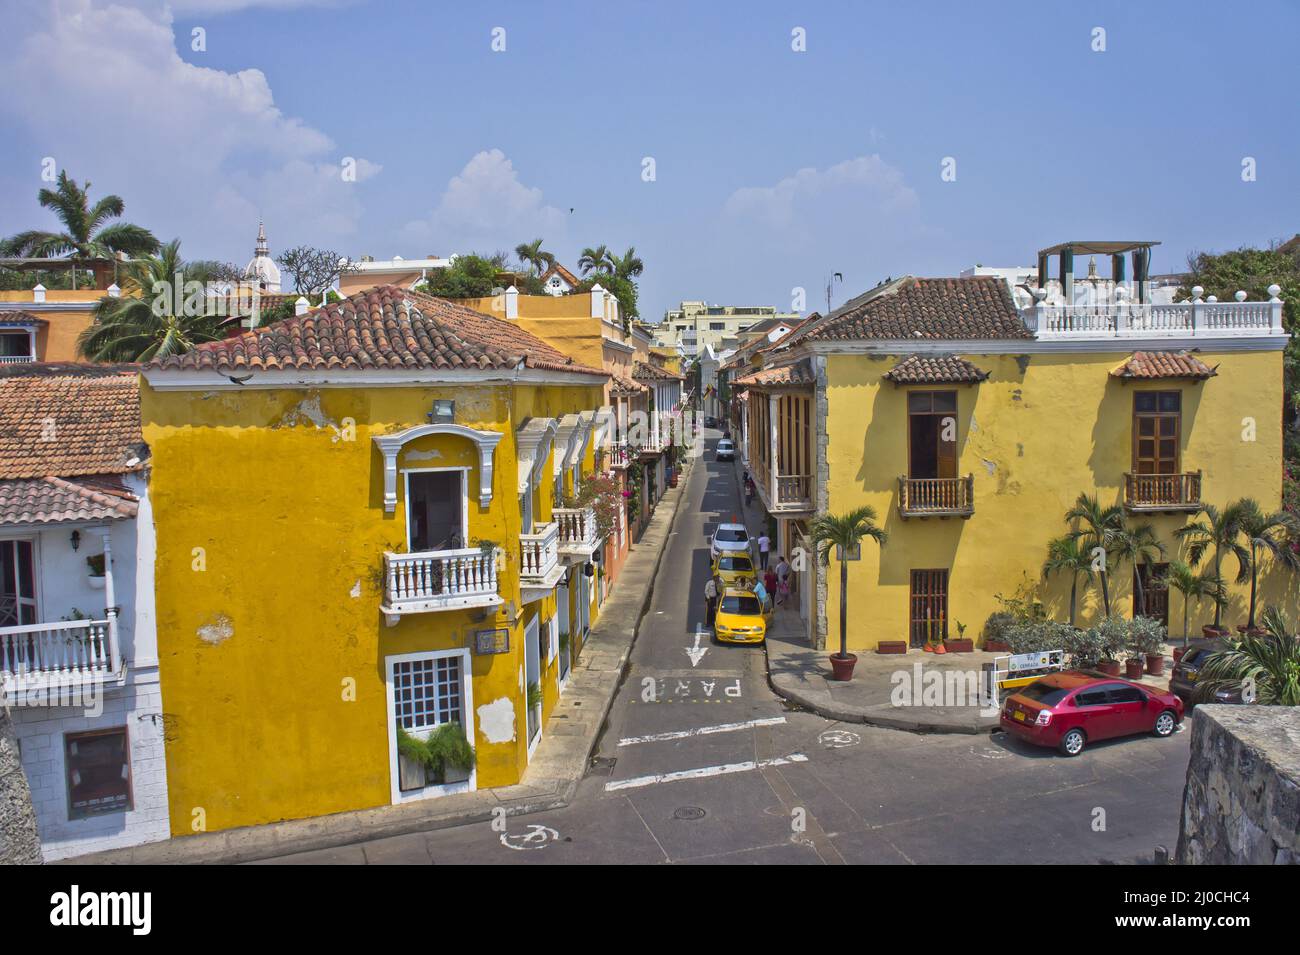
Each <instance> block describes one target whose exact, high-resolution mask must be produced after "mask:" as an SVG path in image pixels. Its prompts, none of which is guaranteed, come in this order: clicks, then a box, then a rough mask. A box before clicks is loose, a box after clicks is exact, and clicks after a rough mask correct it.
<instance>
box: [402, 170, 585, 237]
mask: <svg viewBox="0 0 1300 955" xmlns="http://www.w3.org/2000/svg"><path fill="white" fill-rule="evenodd" d="M565 226H566V222H565V215H564V213H563V212H562V211H561V210H560V209H557V208H556V207H555V206H552V205H548V204H547V203H546V201H545V199H544V198H543V196H542V190H540V189H538V188H536V187H534V186H526V185H524V184H523V183H522V182H520V181H519V172H518V170H516V169H515V167H514V164H513V163H512V162H511V161H510V160H509V159H508V158H506V155H505V153H503V152H502V151H501V150H499V149H490V150H484V151H482V152H480V153H478V154H476V155H475V156H474V157H473V158H472V159H470V161H469V162H467V163H466V164H465V168H464V169H462V170H461V171H460V172H459V173H458V174H457V175H455V176H453V177H452V178H451V181H450V182H448V183H447V188H446V189H445V190H444V191H443V193H442V196H441V198H440V199H439V200H438V204H437V206H436V207H435V208H434V209H433V212H432V213H431V214H430V215H429V217H428V218H425V219H417V220H415V221H413V222H409V223H407V225H406V228H405V232H406V234H407V235H408V236H409V237H410V238H411V239H413V240H419V241H424V242H426V243H429V242H431V243H434V245H436V247H437V249H438V251H439V254H444V255H445V254H448V253H450V252H471V251H477V252H484V253H490V252H495V251H497V250H498V249H502V250H506V251H509V250H512V249H514V247H515V246H516V245H518V244H519V243H520V242H526V241H530V240H532V239H535V238H537V237H538V236H541V237H543V238H545V239H546V242H547V245H548V247H554V246H555V245H558V244H560V242H561V241H562V240H563V238H564V232H565Z"/></svg>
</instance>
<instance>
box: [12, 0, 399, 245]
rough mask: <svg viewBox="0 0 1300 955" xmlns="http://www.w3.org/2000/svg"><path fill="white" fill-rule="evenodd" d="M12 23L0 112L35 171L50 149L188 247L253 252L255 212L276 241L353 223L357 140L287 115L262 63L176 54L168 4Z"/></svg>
mask: <svg viewBox="0 0 1300 955" xmlns="http://www.w3.org/2000/svg"><path fill="white" fill-rule="evenodd" d="M204 6H206V7H208V8H212V7H220V6H223V4H221V3H208V4H205V5H204ZM11 27H12V30H13V32H12V34H11V39H12V40H13V41H14V42H13V45H12V46H11V49H12V50H13V52H12V53H11V54H10V55H8V56H6V57H2V58H0V88H3V89H5V90H6V95H5V97H4V98H3V101H0V112H2V113H8V114H10V115H11V116H12V117H13V118H14V119H16V120H17V121H18V122H20V123H23V124H25V125H26V126H28V127H29V128H30V131H31V138H32V139H33V140H34V141H35V142H36V143H37V148H38V150H39V151H40V156H33V157H30V158H29V163H30V165H29V166H28V168H30V169H32V170H33V175H35V172H36V170H37V169H38V164H39V162H40V157H41V156H51V157H53V158H54V159H55V161H56V163H57V164H58V167H59V168H60V169H65V168H66V169H67V170H68V172H69V174H70V175H72V176H74V177H75V178H77V179H79V180H84V179H91V180H92V181H93V183H94V187H95V188H94V190H93V192H92V196H93V195H102V194H103V193H104V192H106V191H112V192H116V193H118V194H119V195H121V196H122V197H123V198H124V199H125V200H126V202H127V218H128V219H129V220H130V221H133V222H137V223H139V224H141V225H146V226H148V227H149V228H151V229H153V231H154V232H155V234H157V235H158V236H159V238H161V239H164V240H165V239H168V238H170V237H172V236H173V235H179V236H181V237H182V238H183V239H184V240H185V251H186V253H187V254H189V255H200V254H202V255H205V256H206V255H219V256H222V257H234V258H236V259H238V258H240V256H242V255H243V254H244V253H245V252H251V239H252V236H253V235H255V231H254V230H255V229H256V220H257V218H258V216H259V215H260V216H262V217H264V218H265V219H266V222H267V228H268V230H269V231H270V233H271V236H272V240H273V243H274V244H275V245H276V246H278V247H279V248H281V249H282V248H284V247H285V245H286V244H288V243H290V242H294V243H297V242H310V243H312V244H321V245H325V244H329V243H331V242H337V241H338V240H342V239H345V238H347V237H349V236H351V235H352V234H353V233H354V232H355V229H356V223H357V220H358V218H359V217H360V215H361V211H362V207H361V202H360V199H359V197H358V194H357V193H358V188H357V183H358V182H362V181H364V180H365V179H366V178H369V177H370V176H373V175H375V174H376V173H377V172H378V171H379V167H378V166H377V165H376V164H374V163H372V162H370V161H368V160H365V159H363V158H360V157H358V158H357V162H356V176H355V179H356V181H354V182H348V181H346V180H345V177H344V176H343V174H342V167H341V162H342V161H343V159H344V157H345V156H348V155H352V156H355V155H356V150H354V149H351V148H348V146H347V144H336V143H335V142H334V141H333V140H332V139H331V138H330V137H329V136H328V135H327V134H326V133H324V132H323V131H321V130H319V129H316V128H314V127H312V126H310V125H308V124H307V123H305V122H303V121H302V120H300V119H296V118H293V117H290V116H286V115H285V114H284V113H283V112H282V111H281V110H280V108H279V107H277V106H276V104H275V99H274V96H273V94H272V91H271V88H270V85H269V84H268V82H267V79H266V76H265V74H263V73H262V71H261V70H258V69H244V70H240V71H238V72H234V73H231V72H225V71H222V70H216V69H210V68H206V67H203V66H198V65H194V64H193V63H188V62H186V61H185V60H184V59H182V58H181V56H180V54H179V52H178V51H177V48H176V40H175V38H174V36H173V32H172V20H171V14H170V12H169V11H168V10H167V9H166V8H164V7H161V6H160V5H154V4H140V5H124V4H112V5H99V4H96V3H93V2H91V0H64V2H52V3H50V4H49V5H48V7H47V8H45V9H43V10H40V9H38V8H36V6H35V5H33V7H32V8H29V9H27V10H24V12H23V15H21V16H18V17H15V18H14V22H13V23H12V24H11ZM195 55H196V56H199V57H201V56H202V54H195ZM39 185H44V184H43V183H35V182H34V183H33V189H32V195H33V198H34V194H35V191H36V188H38V187H39ZM28 201H29V202H30V201H31V200H28ZM27 218H29V216H24V219H27ZM30 218H35V214H32V215H31V216H30ZM31 224H32V225H36V224H37V223H36V222H31ZM24 225H27V223H26V222H24ZM246 247H248V248H246Z"/></svg>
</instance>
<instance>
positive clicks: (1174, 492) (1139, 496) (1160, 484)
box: [1124, 471, 1201, 511]
mask: <svg viewBox="0 0 1300 955" xmlns="http://www.w3.org/2000/svg"><path fill="white" fill-rule="evenodd" d="M1124 506H1125V507H1126V508H1128V509H1129V510H1130V511H1194V510H1196V509H1197V508H1199V507H1200V506H1201V472H1200V471H1189V472H1186V473H1183V474H1134V473H1132V472H1129V473H1127V474H1125V475H1124Z"/></svg>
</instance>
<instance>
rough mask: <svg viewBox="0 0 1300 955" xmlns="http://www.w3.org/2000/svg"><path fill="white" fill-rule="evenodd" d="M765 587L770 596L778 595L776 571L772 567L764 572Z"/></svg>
mask: <svg viewBox="0 0 1300 955" xmlns="http://www.w3.org/2000/svg"><path fill="white" fill-rule="evenodd" d="M763 586H764V587H766V588H767V592H768V593H769V594H774V593H776V571H775V570H772V569H771V568H770V567H769V568H768V569H767V570H765V571H764V572H763Z"/></svg>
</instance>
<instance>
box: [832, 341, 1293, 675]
mask: <svg viewBox="0 0 1300 955" xmlns="http://www.w3.org/2000/svg"><path fill="white" fill-rule="evenodd" d="M1127 354H1128V353H1119V352H1105V353H1088V354H1076V353H1071V354H1061V353H1053V354H1035V355H1032V356H1019V357H1017V356H1014V355H1006V356H992V355H968V356H963V357H967V358H968V359H969V360H970V361H972V362H973V363H974V364H976V365H977V366H978V367H980V368H981V369H983V370H985V371H988V372H990V376H989V378H988V380H986V381H984V382H982V383H981V384H979V385H956V386H938V387H941V388H942V389H943V390H955V391H956V392H957V396H958V414H957V443H958V455H959V457H958V474H960V475H966V474H973V475H974V478H975V480H974V487H975V513H974V516H973V517H971V518H969V519H968V520H962V519H960V518H951V519H946V520H940V519H935V518H931V519H927V520H921V519H918V518H910V519H908V520H903V519H902V518H900V516H899V514H898V507H897V503H898V478H899V476H900V475H903V474H906V473H907V469H908V451H907V440H908V439H907V393H908V391H909V389H908V388H898V387H895V386H894V385H893V384H892V383H890V382H887V381H882V376H883V375H884V374H885V373H886V372H887V371H889V370H890V368H892V367H893V366H894V364H895V363H896V361H897V359H896V358H895V357H879V356H871V357H869V356H849V355H831V356H828V358H827V392H826V394H827V412H826V414H827V418H826V428H827V443H826V454H827V470H828V471H829V489H828V490H829V493H828V496H827V500H826V506H827V507H828V508H829V509H830V511H832V512H834V513H843V512H846V511H848V510H850V509H852V508H854V507H857V506H860V505H862V504H870V505H872V506H873V507H874V508H875V509H876V511H877V513H878V515H879V520H880V522H881V524H882V525H883V526H884V527H885V529H886V530H887V531H888V533H889V535H890V539H889V543H888V544H887V546H886V547H885V548H884V550H883V552H882V551H881V550H880V549H879V548H877V547H876V546H875V545H868V546H866V547H864V548H863V554H862V560H861V562H858V563H853V564H851V565H850V568H849V587H850V594H849V603H850V624H849V626H850V634H849V645H850V648H857V649H870V648H874V647H875V646H876V644H877V642H878V641H880V640H900V639H904V640H905V639H907V631H908V594H909V587H910V571H911V570H912V569H931V568H936V569H937V568H948V569H950V581H949V598H950V603H949V608H950V621H952V624H951V625H950V631H949V632H950V634H951V635H953V636H955V622H956V621H961V622H963V623H966V624H967V625H968V626H969V627H970V631H969V632H970V633H978V632H979V631H980V629H981V628H982V626H983V623H984V621H985V619H986V618H987V617H988V615H989V614H990V613H992V612H993V611H994V610H997V609H998V604H997V602H996V600H995V595H996V594H998V593H1003V594H1010V593H1011V592H1012V591H1014V590H1015V588H1016V587H1017V585H1018V584H1020V583H1021V582H1022V581H1024V580H1025V579H1026V576H1025V575H1026V574H1027V575H1028V578H1027V579H1028V580H1029V581H1030V582H1031V583H1034V584H1037V585H1038V586H1039V587H1040V592H1041V595H1042V597H1043V599H1044V600H1045V601H1046V603H1047V606H1048V609H1049V612H1051V613H1052V614H1054V615H1055V616H1056V617H1057V618H1058V619H1062V620H1063V619H1065V618H1066V616H1067V615H1068V600H1069V583H1068V581H1066V580H1055V579H1054V580H1052V581H1050V582H1049V583H1047V584H1041V583H1039V578H1040V574H1041V568H1042V564H1043V560H1044V558H1045V556H1046V550H1047V543H1048V541H1049V540H1050V539H1051V538H1052V537H1055V536H1059V535H1060V534H1062V533H1064V532H1065V531H1066V529H1067V526H1066V524H1065V521H1064V520H1063V517H1064V514H1065V512H1066V511H1067V510H1068V509H1069V507H1070V506H1071V505H1072V504H1073V502H1074V500H1075V498H1076V497H1077V496H1078V494H1079V493H1080V492H1081V491H1087V492H1089V493H1097V494H1098V495H1099V496H1100V498H1101V500H1102V502H1103V503H1107V504H1109V503H1115V502H1117V501H1119V500H1120V499H1121V495H1122V484H1123V475H1124V472H1126V471H1129V470H1131V467H1132V451H1131V443H1130V442H1131V429H1132V402H1133V393H1134V391H1135V390H1139V389H1150V390H1170V389H1176V390H1178V391H1181V392H1182V396H1183V397H1182V402H1183V412H1182V414H1183V417H1182V422H1183V424H1182V436H1181V442H1182V446H1181V463H1180V467H1181V468H1182V469H1183V470H1198V469H1199V470H1201V471H1202V472H1203V485H1202V499H1203V500H1204V501H1207V502H1210V503H1214V504H1218V505H1220V506H1222V505H1223V504H1226V503H1227V502H1228V501H1230V500H1234V499H1237V498H1241V497H1253V498H1255V499H1256V500H1257V501H1258V502H1259V503H1260V505H1261V507H1263V508H1265V509H1269V510H1271V509H1276V508H1278V507H1279V506H1280V503H1281V461H1282V434H1281V423H1280V420H1279V412H1278V409H1279V408H1280V407H1281V404H1282V359H1281V354H1280V353H1279V352H1275V351H1273V352H1224V353H1215V352H1208V351H1207V352H1201V353H1199V355H1198V357H1199V358H1200V359H1201V360H1202V361H1204V362H1206V363H1207V364H1209V365H1211V366H1215V365H1217V366H1219V373H1218V376H1217V377H1215V378H1211V379H1210V380H1208V381H1205V382H1201V383H1194V382H1189V381H1163V382H1153V383H1151V384H1140V385H1139V384H1122V383H1120V382H1119V381H1118V380H1116V379H1113V378H1111V377H1110V375H1109V372H1110V370H1111V369H1112V368H1114V367H1115V366H1117V365H1118V364H1119V363H1120V362H1121V361H1122V360H1123V359H1124V358H1125V357H1126V356H1127ZM921 390H925V389H921ZM1248 418H1249V419H1253V421H1254V432H1253V436H1251V437H1253V439H1252V440H1245V439H1244V438H1243V435H1244V433H1245V431H1246V428H1247V425H1248V422H1246V420H1245V419H1248ZM1135 520H1139V521H1140V520H1148V521H1149V522H1150V523H1151V524H1152V525H1153V526H1154V527H1155V528H1156V530H1157V532H1158V533H1159V536H1160V538H1161V539H1162V541H1163V542H1164V543H1165V544H1166V545H1167V547H1168V548H1169V550H1170V553H1172V554H1176V553H1178V548H1177V546H1176V541H1175V539H1174V537H1173V532H1174V530H1175V529H1176V528H1178V527H1180V526H1182V525H1183V524H1185V523H1186V522H1187V520H1188V517H1187V515H1182V514H1176V515H1161V514H1155V515H1149V516H1144V517H1139V518H1135ZM832 570H833V571H835V572H833V573H829V574H827V577H828V578H829V580H828V586H827V596H826V599H827V601H828V603H827V604H826V606H830V607H835V606H838V601H839V574H838V570H837V569H836V568H834V567H832ZM1235 570H1236V568H1235V565H1233V566H1232V567H1231V573H1234V574H1235ZM1261 586H1262V591H1261V593H1262V599H1263V600H1264V601H1265V602H1278V601H1280V602H1283V603H1284V604H1285V606H1287V607H1288V608H1289V609H1290V610H1291V611H1292V612H1294V610H1295V608H1296V589H1295V588H1296V580H1295V579H1294V578H1293V577H1290V576H1289V575H1287V574H1285V573H1284V572H1282V571H1280V570H1276V569H1268V570H1266V571H1265V572H1264V573H1263V574H1262V576H1261ZM1132 589H1133V588H1132V568H1131V567H1129V566H1128V565H1125V566H1124V567H1122V568H1120V569H1119V570H1118V572H1117V573H1115V574H1114V576H1113V578H1112V587H1111V592H1112V599H1113V606H1114V607H1115V608H1117V609H1119V610H1121V611H1122V612H1124V613H1128V612H1130V610H1131V600H1132ZM1247 596H1248V585H1247V586H1246V587H1241V586H1234V587H1233V588H1232V601H1231V604H1230V606H1229V608H1228V609H1227V610H1226V611H1225V614H1226V616H1225V619H1226V620H1228V621H1231V622H1233V623H1237V622H1244V620H1245V617H1246V606H1245V601H1246V598H1247ZM1099 604H1100V594H1099V592H1098V591H1097V590H1096V589H1095V588H1094V589H1092V590H1090V591H1089V592H1088V593H1087V594H1086V596H1084V595H1081V598H1080V611H1079V622H1080V623H1086V622H1088V621H1091V620H1094V619H1096V618H1097V616H1098V615H1099V613H1100V608H1099ZM1211 616H1212V610H1211V608H1209V607H1208V605H1207V606H1206V607H1205V608H1202V612H1201V613H1199V614H1198V613H1196V612H1195V611H1193V614H1192V625H1193V627H1197V628H1199V624H1200V623H1201V622H1202V620H1203V618H1204V619H1205V621H1206V622H1208V618H1209V617H1211ZM1181 619H1182V604H1181V602H1180V599H1179V597H1178V595H1177V594H1176V593H1173V594H1171V595H1170V625H1171V628H1172V629H1173V630H1174V631H1175V632H1181ZM836 626H837V625H836V624H835V623H834V622H833V621H832V622H831V628H830V629H831V630H832V631H834V630H835V628H836ZM828 639H829V641H830V642H831V643H834V642H835V641H836V640H837V639H838V633H837V632H831V633H829V634H828Z"/></svg>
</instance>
